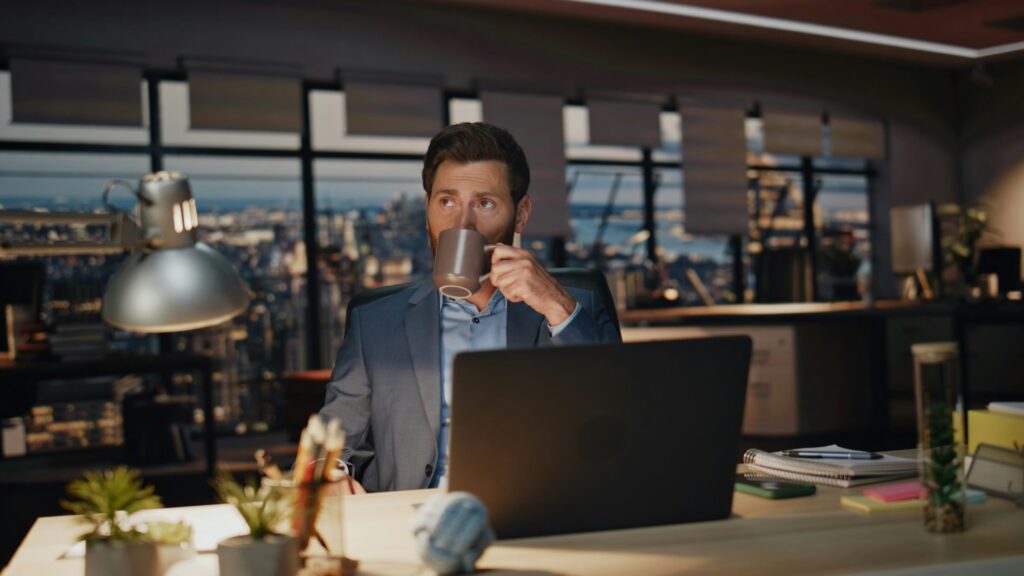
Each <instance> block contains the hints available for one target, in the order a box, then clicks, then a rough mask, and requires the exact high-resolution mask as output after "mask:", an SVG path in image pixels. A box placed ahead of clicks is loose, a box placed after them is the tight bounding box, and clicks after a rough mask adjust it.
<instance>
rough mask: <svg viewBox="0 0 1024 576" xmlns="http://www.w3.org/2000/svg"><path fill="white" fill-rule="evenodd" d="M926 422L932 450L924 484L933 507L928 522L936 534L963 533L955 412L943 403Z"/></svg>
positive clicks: (927, 439)
mask: <svg viewBox="0 0 1024 576" xmlns="http://www.w3.org/2000/svg"><path fill="white" fill-rule="evenodd" d="M927 419H928V424H927V426H928V430H927V437H926V444H927V445H928V446H930V447H931V458H930V461H929V462H928V477H927V478H926V481H925V487H926V488H927V490H928V503H929V505H930V506H929V507H928V508H927V509H926V513H925V521H926V522H928V523H929V524H930V525H931V526H932V527H933V528H934V529H935V531H940V532H947V531H957V530H962V529H963V503H962V499H963V497H962V495H961V493H960V492H961V490H962V486H961V483H960V460H959V458H958V457H957V456H958V455H957V447H956V443H955V441H954V437H953V409H952V408H951V407H950V406H949V405H947V404H945V403H942V402H936V403H933V404H932V405H931V409H930V410H929V411H928V416H927Z"/></svg>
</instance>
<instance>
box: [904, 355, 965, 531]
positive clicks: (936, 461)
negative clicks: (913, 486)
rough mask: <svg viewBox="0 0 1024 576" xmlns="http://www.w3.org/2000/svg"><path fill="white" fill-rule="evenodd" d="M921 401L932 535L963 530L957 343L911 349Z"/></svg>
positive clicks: (920, 434) (921, 462)
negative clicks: (957, 431) (957, 435)
mask: <svg viewBox="0 0 1024 576" xmlns="http://www.w3.org/2000/svg"><path fill="white" fill-rule="evenodd" d="M911 351H912V352H913V354H914V396H915V399H916V402H917V438H918V445H917V446H918V471H919V474H920V478H921V484H922V489H923V496H924V497H925V498H926V499H925V502H924V525H925V529H927V530H928V531H929V532H936V533H946V532H962V531H963V530H964V528H965V525H964V509H965V490H964V466H963V461H964V447H963V444H962V442H958V441H957V440H956V434H955V431H956V430H961V431H962V430H963V421H964V419H963V402H962V397H961V394H960V386H959V381H958V372H959V370H958V368H959V349H958V347H957V344H956V343H955V342H932V343H924V344H914V345H913V346H911Z"/></svg>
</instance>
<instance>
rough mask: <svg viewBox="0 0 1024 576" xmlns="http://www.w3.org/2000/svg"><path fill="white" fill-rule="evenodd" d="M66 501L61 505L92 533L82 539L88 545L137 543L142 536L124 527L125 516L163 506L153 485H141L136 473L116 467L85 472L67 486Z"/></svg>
mask: <svg viewBox="0 0 1024 576" xmlns="http://www.w3.org/2000/svg"><path fill="white" fill-rule="evenodd" d="M67 493H68V496H69V498H68V499H67V500H61V502H60V505H61V506H62V507H63V508H64V509H66V510H68V511H70V512H72V513H74V514H80V515H82V518H83V519H84V520H85V521H86V522H88V523H89V524H90V525H91V526H92V530H91V531H89V532H88V533H86V534H84V535H82V537H81V539H82V540H86V541H89V542H138V541H141V540H144V539H145V536H146V535H145V533H144V532H141V531H139V530H138V529H136V528H134V527H129V526H126V525H125V521H126V519H127V516H128V515H130V514H132V513H134V512H138V511H139V510H146V509H150V508H160V507H161V506H163V504H161V502H160V497H159V496H157V495H156V494H154V493H153V486H143V484H142V478H140V477H139V471H138V470H132V469H129V468H127V467H124V466H119V467H118V468H116V469H114V470H103V471H97V472H86V473H85V475H84V477H83V478H81V479H80V480H75V481H73V482H71V483H70V484H68V487H67Z"/></svg>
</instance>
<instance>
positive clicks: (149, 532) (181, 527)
mask: <svg viewBox="0 0 1024 576" xmlns="http://www.w3.org/2000/svg"><path fill="white" fill-rule="evenodd" d="M146 536H147V538H148V539H149V540H152V541H153V542H156V543H157V544H165V545H168V546H180V545H182V544H188V543H190V542H192V527H191V526H189V525H188V524H186V523H185V522H183V521H181V522H150V523H149V524H148V525H147V526H146Z"/></svg>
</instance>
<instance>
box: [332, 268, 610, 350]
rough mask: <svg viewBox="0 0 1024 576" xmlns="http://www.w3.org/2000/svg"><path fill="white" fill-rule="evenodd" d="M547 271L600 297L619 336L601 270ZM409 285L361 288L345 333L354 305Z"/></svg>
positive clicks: (348, 311)
mask: <svg viewBox="0 0 1024 576" xmlns="http://www.w3.org/2000/svg"><path fill="white" fill-rule="evenodd" d="M548 273H549V274H551V275H552V276H553V277H554V278H555V280H558V283H559V284H561V285H562V286H565V287H566V288H580V289H583V290H590V291H591V292H593V293H595V294H597V297H598V298H600V300H601V303H602V304H604V307H605V309H606V310H608V313H609V314H610V315H611V317H612V321H613V322H615V328H616V329H617V330H619V336H620V337H621V335H622V331H621V329H620V328H619V315H618V313H617V312H616V310H615V300H613V299H612V292H611V290H609V289H608V281H607V280H606V279H605V277H604V273H603V272H600V271H598V270H589V269H587V268H549V269H548ZM411 285H412V283H407V284H395V285H392V286H381V287H380V288H373V289H370V290H363V291H362V292H360V293H358V294H356V295H355V296H353V297H352V299H351V300H349V302H348V306H347V307H346V312H345V318H346V322H345V334H348V326H349V324H348V321H347V319H348V318H351V317H352V311H353V310H355V309H356V307H358V306H362V305H363V304H366V303H368V302H373V301H374V300H379V299H380V298H383V297H385V296H390V295H392V294H394V293H396V292H398V291H400V290H404V289H405V288H408V287H409V286H411Z"/></svg>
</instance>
